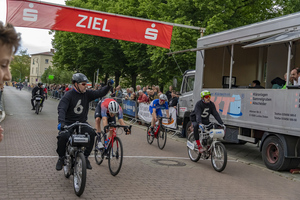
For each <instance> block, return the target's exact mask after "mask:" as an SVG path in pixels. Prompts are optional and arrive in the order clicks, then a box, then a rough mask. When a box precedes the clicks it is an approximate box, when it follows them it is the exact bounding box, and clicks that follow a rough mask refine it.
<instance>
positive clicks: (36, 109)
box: [35, 102, 40, 115]
mask: <svg viewBox="0 0 300 200" xmlns="http://www.w3.org/2000/svg"><path fill="white" fill-rule="evenodd" d="M39 112H40V102H37V103H36V105H35V113H36V114H37V115H38V114H39Z"/></svg>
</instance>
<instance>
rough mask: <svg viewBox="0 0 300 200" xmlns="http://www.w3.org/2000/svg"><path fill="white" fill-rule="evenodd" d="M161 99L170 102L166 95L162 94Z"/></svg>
mask: <svg viewBox="0 0 300 200" xmlns="http://www.w3.org/2000/svg"><path fill="white" fill-rule="evenodd" d="M159 99H160V100H163V101H168V98H167V95H165V94H161V95H160V96H159Z"/></svg>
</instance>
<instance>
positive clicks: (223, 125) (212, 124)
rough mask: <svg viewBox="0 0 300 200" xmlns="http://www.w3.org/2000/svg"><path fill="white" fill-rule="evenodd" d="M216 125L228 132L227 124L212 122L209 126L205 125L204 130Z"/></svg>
mask: <svg viewBox="0 0 300 200" xmlns="http://www.w3.org/2000/svg"><path fill="white" fill-rule="evenodd" d="M214 125H219V126H222V127H223V129H224V130H226V126H225V124H220V123H218V122H210V123H209V124H207V125H204V124H203V128H204V129H207V128H208V127H213V126H214Z"/></svg>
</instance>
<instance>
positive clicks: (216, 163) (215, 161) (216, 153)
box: [211, 142, 227, 172]
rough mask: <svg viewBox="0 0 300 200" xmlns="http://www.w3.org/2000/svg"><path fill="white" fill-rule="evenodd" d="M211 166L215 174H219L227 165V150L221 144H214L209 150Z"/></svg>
mask: <svg viewBox="0 0 300 200" xmlns="http://www.w3.org/2000/svg"><path fill="white" fill-rule="evenodd" d="M211 164H212V166H213V167H214V169H215V170H216V171H217V172H221V171H223V170H224V169H225V167H226V165H227V150H226V148H225V146H224V144H222V143H221V142H217V143H215V147H214V148H212V150H211Z"/></svg>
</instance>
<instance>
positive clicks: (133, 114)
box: [0, 86, 181, 135]
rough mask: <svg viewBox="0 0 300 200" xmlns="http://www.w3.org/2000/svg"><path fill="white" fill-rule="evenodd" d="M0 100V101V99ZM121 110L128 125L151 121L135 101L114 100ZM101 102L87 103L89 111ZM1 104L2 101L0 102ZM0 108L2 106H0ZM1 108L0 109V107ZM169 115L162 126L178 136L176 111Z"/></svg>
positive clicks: (56, 93) (51, 94) (146, 109)
mask: <svg viewBox="0 0 300 200" xmlns="http://www.w3.org/2000/svg"><path fill="white" fill-rule="evenodd" d="M24 89H26V90H28V91H29V92H31V91H32V88H31V87H27V86H25V87H24ZM63 95H64V93H60V92H59V91H56V90H53V91H48V97H50V98H53V99H57V100H60V99H61V98H62V96H63ZM0 100H1V99H0ZM116 100H117V101H118V102H119V103H120V105H121V107H122V109H123V115H124V116H125V117H127V118H128V119H130V122H129V123H130V124H135V123H138V122H139V123H142V124H146V125H149V124H150V123H151V120H152V116H151V114H150V111H149V105H150V104H146V103H137V102H136V101H133V100H126V99H124V98H122V99H116ZM99 101H101V99H96V100H94V101H91V102H90V103H89V109H91V110H95V109H96V106H97V104H98V103H99ZM1 102H2V101H1ZM1 106H2V104H1ZM0 108H1V107H0ZM169 113H170V116H171V117H172V120H171V123H168V120H167V119H164V120H163V124H164V125H165V127H166V128H167V130H168V131H172V132H174V134H173V135H175V134H180V133H181V131H180V130H179V127H178V126H177V111H176V109H175V108H173V107H170V108H169ZM163 116H166V112H165V110H163Z"/></svg>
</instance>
